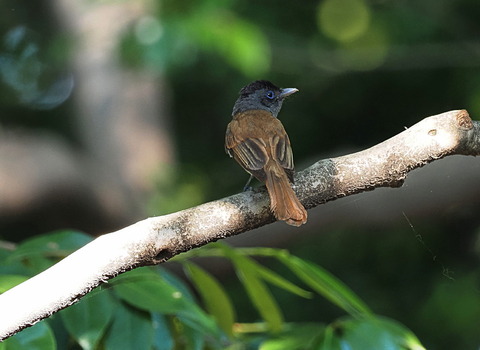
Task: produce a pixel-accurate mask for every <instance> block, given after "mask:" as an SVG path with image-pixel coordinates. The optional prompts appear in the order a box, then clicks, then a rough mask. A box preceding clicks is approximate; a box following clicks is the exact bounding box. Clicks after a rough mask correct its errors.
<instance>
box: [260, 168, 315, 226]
mask: <svg viewBox="0 0 480 350" xmlns="http://www.w3.org/2000/svg"><path fill="white" fill-rule="evenodd" d="M265 172H266V174H267V181H266V182H265V184H266V185H267V190H268V194H269V195H270V209H271V210H272V212H273V214H274V215H275V217H276V218H277V220H283V221H285V222H286V223H287V224H289V225H292V226H300V225H303V224H304V223H306V222H307V211H306V210H305V208H304V207H303V205H302V203H300V201H299V200H298V198H297V196H296V195H295V193H294V192H293V190H292V187H291V186H290V182H289V180H288V178H287V174H286V173H285V171H284V170H283V169H282V168H281V167H280V166H279V165H278V164H277V163H275V162H269V164H267V166H266V167H265Z"/></svg>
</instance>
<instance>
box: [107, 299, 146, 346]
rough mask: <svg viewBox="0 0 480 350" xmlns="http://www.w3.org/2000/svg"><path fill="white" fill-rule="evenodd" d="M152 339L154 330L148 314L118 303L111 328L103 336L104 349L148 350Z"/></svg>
mask: <svg viewBox="0 0 480 350" xmlns="http://www.w3.org/2000/svg"><path fill="white" fill-rule="evenodd" d="M153 339H154V328H153V324H152V319H151V316H150V314H149V313H147V312H143V311H140V310H138V309H134V308H131V307H128V306H126V305H123V304H122V303H119V304H118V305H117V307H116V309H115V314H114V319H113V322H112V326H111V327H110V328H109V330H108V332H107V334H106V336H105V349H106V350H110V349H112V350H113V349H115V350H116V349H135V350H142V349H145V350H149V349H151V348H152V345H153Z"/></svg>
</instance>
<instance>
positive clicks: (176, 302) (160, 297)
mask: <svg viewBox="0 0 480 350" xmlns="http://www.w3.org/2000/svg"><path fill="white" fill-rule="evenodd" d="M112 283H113V285H114V286H115V289H114V290H115V293H116V294H117V295H118V296H119V297H120V298H122V299H123V300H124V301H126V302H127V303H129V304H130V305H132V306H135V307H137V308H139V309H142V310H146V311H151V312H161V313H164V314H176V313H178V312H181V311H184V310H185V309H186V308H187V304H188V303H189V301H188V300H186V298H185V296H184V294H183V293H182V292H181V291H179V289H177V288H176V287H174V286H172V285H171V284H170V283H168V282H166V281H165V280H164V279H163V278H161V277H160V276H159V275H158V274H156V273H155V272H154V271H152V270H151V269H149V268H140V269H136V270H134V271H129V272H127V273H125V274H123V275H121V276H118V277H116V278H115V279H114V280H113V281H112Z"/></svg>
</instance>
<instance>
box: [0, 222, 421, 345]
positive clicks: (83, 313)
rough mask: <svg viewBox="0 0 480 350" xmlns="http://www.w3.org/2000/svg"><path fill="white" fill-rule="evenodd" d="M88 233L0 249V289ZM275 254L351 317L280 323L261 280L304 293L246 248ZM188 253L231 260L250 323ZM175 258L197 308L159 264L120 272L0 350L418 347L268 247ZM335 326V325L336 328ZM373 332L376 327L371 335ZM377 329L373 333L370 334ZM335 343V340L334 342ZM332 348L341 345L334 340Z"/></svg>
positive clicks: (400, 329) (324, 277) (320, 276)
mask: <svg viewBox="0 0 480 350" xmlns="http://www.w3.org/2000/svg"><path fill="white" fill-rule="evenodd" d="M88 241H90V237H89V236H87V235H84V234H82V233H79V232H74V231H61V232H55V233H52V234H47V235H43V236H39V237H36V238H32V239H29V240H27V241H25V242H22V243H20V244H19V245H18V246H17V247H16V249H14V250H13V251H10V252H9V251H3V252H2V254H1V255H0V256H1V257H2V258H1V260H0V291H5V290H7V289H9V288H11V287H12V286H13V282H14V281H15V282H17V283H20V282H21V281H22V279H23V278H24V277H31V276H33V275H35V274H36V273H38V270H39V266H38V264H39V262H41V265H42V268H46V267H47V266H45V265H47V264H48V263H49V264H54V263H55V262H57V261H58V260H59V259H61V258H62V257H64V256H66V255H68V254H69V253H70V252H73V251H74V250H76V249H79V248H81V247H82V246H83V245H84V244H85V243H86V242H88ZM253 256H255V257H260V258H262V257H263V258H270V259H272V258H273V259H274V260H277V261H278V262H280V263H281V264H282V265H283V266H285V267H286V268H287V269H289V270H290V271H291V272H292V277H296V279H298V280H300V281H302V282H303V283H304V284H305V285H306V286H307V287H308V288H311V289H312V291H314V292H317V293H318V295H322V296H324V297H325V298H326V299H328V300H330V301H331V302H333V303H334V304H336V305H337V306H339V307H340V308H341V309H343V310H344V311H345V312H348V313H349V314H350V316H345V317H344V318H343V319H342V320H339V321H337V322H335V323H333V324H331V325H324V324H315V323H310V324H305V323H286V322H285V321H284V319H283V316H282V311H281V309H280V307H279V306H278V305H277V302H276V300H275V298H273V296H272V294H271V292H270V288H269V287H267V285H272V286H276V287H277V288H280V289H282V290H284V291H286V292H288V293H292V294H295V295H297V296H298V297H304V298H311V297H312V294H313V293H311V292H309V291H307V290H305V289H303V288H301V287H299V286H297V285H296V284H294V283H292V282H290V281H289V280H288V279H286V278H285V277H283V276H281V275H279V274H278V273H276V272H274V271H273V270H271V269H268V268H265V267H263V266H262V265H260V264H258V263H257V262H256V261H255V260H253V259H252V257H253ZM193 257H197V258H199V257H202V258H205V257H221V258H222V259H227V260H229V261H231V262H232V263H233V265H234V268H235V272H236V274H237V276H238V278H239V280H240V281H241V283H242V284H243V286H244V288H245V291H246V292H247V295H248V299H249V300H250V302H251V303H252V304H253V305H254V306H255V308H256V311H257V313H258V316H259V317H260V320H257V321H258V322H253V320H252V321H250V322H247V323H245V322H242V323H240V322H238V320H237V316H236V312H235V309H236V306H235V304H234V303H233V302H232V300H231V298H230V296H229V293H228V292H227V291H226V290H225V289H224V287H223V286H222V284H221V283H220V282H219V281H217V279H216V278H215V277H214V276H212V275H211V274H210V273H208V272H207V271H206V270H204V269H203V268H201V267H200V266H198V265H197V264H196V263H193V262H192V258H193ZM175 261H177V262H179V263H180V264H182V265H183V267H184V269H185V271H186V275H187V276H188V278H189V280H190V282H191V283H192V285H193V288H194V289H195V290H197V292H198V295H199V296H200V299H201V303H202V304H203V305H204V307H205V310H204V309H203V308H202V307H200V306H199V304H200V302H199V301H197V297H196V296H195V294H194V292H193V291H192V290H191V288H190V287H189V286H187V284H186V283H185V282H183V281H181V280H179V279H178V278H177V277H175V276H174V275H173V274H171V273H170V272H168V271H167V270H166V269H163V268H139V269H136V270H133V271H130V272H127V273H124V274H122V275H120V276H118V277H116V278H115V279H113V280H112V281H111V282H110V283H109V284H108V285H105V286H102V287H100V288H99V289H97V290H95V291H94V292H92V293H90V294H89V295H87V296H85V297H84V298H83V299H82V300H81V301H80V302H78V303H77V304H75V305H73V306H71V307H68V308H66V309H65V310H62V311H60V312H59V313H58V314H56V315H54V316H53V317H51V318H49V319H47V320H45V321H42V322H40V323H38V324H37V325H35V326H33V327H32V328H29V329H26V330H24V331H22V332H20V333H18V334H16V335H15V336H13V337H11V338H9V339H7V340H6V341H5V342H3V343H1V344H0V349H21V348H23V349H25V348H29V349H31V348H35V349H57V348H60V349H67V348H75V347H76V346H77V345H78V346H80V347H81V348H82V349H119V348H122V349H175V348H186V349H204V348H208V349H225V348H229V349H249V348H260V349H286V348H288V349H334V348H337V347H338V346H339V345H338V344H340V343H342V342H348V343H349V344H350V346H351V347H352V348H353V349H364V348H367V345H366V344H368V346H370V347H371V348H385V347H387V348H390V349H399V350H400V349H406V348H407V349H412V350H413V349H423V347H422V346H421V344H420V342H419V341H418V339H417V338H416V337H415V336H414V335H413V333H411V332H410V331H409V330H408V329H406V328H405V327H404V326H402V325H399V324H398V323H396V322H394V321H392V320H388V319H385V318H382V317H379V316H375V315H373V314H372V312H371V311H370V310H369V309H368V307H367V306H366V305H365V304H364V302H363V301H361V300H360V299H359V298H358V297H357V296H356V295H355V294H354V293H353V292H352V291H351V290H350V289H349V288H348V287H347V286H346V285H344V284H343V283H342V282H340V281H339V280H338V279H336V278H335V277H334V276H333V275H331V274H330V273H328V272H327V271H325V270H323V269H321V268H320V267H319V266H317V265H315V264H313V263H311V262H308V261H306V260H302V259H300V258H298V257H295V256H292V255H290V254H289V253H288V252H287V251H285V250H279V249H273V248H249V249H242V248H236V249H234V248H231V247H229V246H227V245H225V244H220V243H215V244H210V245H208V246H206V247H203V248H202V249H198V250H194V251H190V252H188V253H186V254H182V255H179V256H177V257H175ZM340 329H342V330H340ZM372 334H374V335H375V336H374V337H373V338H372ZM377 335H378V337H377ZM333 344H335V345H333ZM338 348H340V347H338Z"/></svg>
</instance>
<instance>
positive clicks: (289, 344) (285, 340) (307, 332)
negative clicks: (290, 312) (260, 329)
mask: <svg viewBox="0 0 480 350" xmlns="http://www.w3.org/2000/svg"><path fill="white" fill-rule="evenodd" d="M286 328H287V329H286V330H285V331H284V332H282V333H281V334H279V335H278V336H276V337H274V338H270V339H267V340H265V341H264V342H262V344H261V345H260V347H259V350H284V349H289V350H297V349H298V350H300V349H302V350H303V349H317V348H318V344H321V341H322V340H323V336H324V334H325V326H324V325H323V324H318V323H304V324H289V325H287V326H286Z"/></svg>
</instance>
